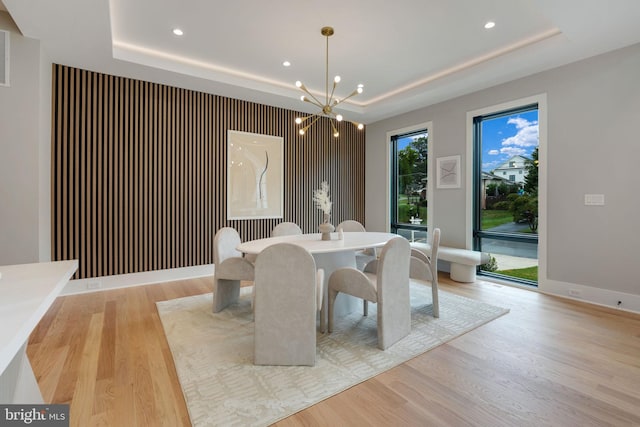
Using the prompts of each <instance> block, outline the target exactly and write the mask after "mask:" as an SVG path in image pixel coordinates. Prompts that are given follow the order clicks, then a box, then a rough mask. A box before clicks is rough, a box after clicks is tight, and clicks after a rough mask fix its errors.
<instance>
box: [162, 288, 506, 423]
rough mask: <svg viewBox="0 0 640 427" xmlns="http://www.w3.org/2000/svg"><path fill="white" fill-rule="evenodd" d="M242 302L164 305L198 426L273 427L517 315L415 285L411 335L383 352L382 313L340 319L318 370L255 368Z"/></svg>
mask: <svg viewBox="0 0 640 427" xmlns="http://www.w3.org/2000/svg"><path fill="white" fill-rule="evenodd" d="M241 291H242V292H241V298H240V302H239V303H238V304H236V305H234V306H232V307H230V308H227V309H225V310H224V311H222V312H221V313H217V314H213V313H212V312H211V306H212V295H211V294H204V295H196V296H191V297H186V298H179V299H174V300H169V301H161V302H158V303H157V307H158V312H159V313H160V318H161V319H162V325H163V327H164V330H165V333H166V336H167V340H168V342H169V346H170V348H171V352H172V354H173V359H174V361H175V365H176V370H177V372H178V377H179V379H180V384H181V385H182V390H183V393H184V397H185V399H186V402H187V406H188V409H189V415H190V417H191V422H192V423H193V425H194V426H266V425H269V424H271V423H274V422H276V421H278V420H280V419H282V418H285V417H288V416H289V415H291V414H294V413H296V412H298V411H300V410H302V409H304V408H307V407H309V406H311V405H313V404H315V403H318V402H319V401H321V400H323V399H326V398H327V397H330V396H332V395H334V394H336V393H339V392H341V391H343V390H345V389H347V388H349V387H352V386H354V385H356V384H358V383H360V382H362V381H365V380H367V379H369V378H371V377H373V376H375V375H378V374H380V373H382V372H384V371H386V370H388V369H390V368H392V367H394V366H397V365H399V364H400V363H402V362H405V361H407V360H409V359H411V358H413V357H415V356H417V355H419V354H421V353H424V352H425V351H427V350H430V349H432V348H434V347H436V346H438V345H440V344H443V343H445V342H447V341H450V340H452V339H453V338H455V337H457V336H460V335H462V334H464V333H465V332H468V331H470V330H472V329H474V328H476V327H478V326H480V325H483V324H484V323H487V322H489V321H491V320H493V319H495V318H497V317H499V316H501V315H503V314H506V313H507V312H508V311H509V310H507V309H504V308H500V307H495V306H492V305H489V304H485V303H482V302H478V301H474V300H471V299H468V298H464V297H460V296H457V295H454V294H451V293H448V292H443V291H440V318H439V319H434V318H433V317H432V316H431V288H429V287H427V286H424V285H420V284H416V283H412V284H411V306H412V315H411V317H412V328H411V334H410V335H409V336H407V337H406V338H404V339H402V340H401V341H399V342H397V343H396V344H394V345H393V346H392V347H390V348H389V349H387V350H386V351H382V350H379V349H378V347H377V335H376V307H375V304H370V306H369V316H368V317H363V316H362V313H361V312H358V313H352V314H350V315H349V316H346V317H343V318H336V319H335V325H334V332H333V333H331V334H324V335H323V334H320V333H318V337H317V349H316V365H315V366H313V367H307V366H290V367H278V366H254V365H253V325H254V324H253V315H252V312H251V305H250V295H251V288H246V287H245V288H242V289H241Z"/></svg>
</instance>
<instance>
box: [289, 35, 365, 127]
mask: <svg viewBox="0 0 640 427" xmlns="http://www.w3.org/2000/svg"><path fill="white" fill-rule="evenodd" d="M333 33H334V31H333V28H332V27H322V29H321V30H320V34H322V35H323V36H324V37H325V38H326V40H327V43H326V55H325V102H324V104H322V102H320V101H319V100H318V98H316V97H315V96H314V95H313V94H312V93H311V92H309V90H308V89H307V87H306V86H305V85H304V84H302V82H300V81H299V80H298V81H297V82H296V86H297V87H298V88H300V89H301V90H302V91H304V92H305V93H306V94H307V95H309V97H307V96H305V95H302V96H301V97H300V99H301V100H302V101H304V102H308V103H310V104H313V105H315V106H316V107H318V108H320V111H319V112H318V113H316V114H313V115H311V116H307V117H305V118H300V117H297V118H296V124H298V125H300V124H302V123H304V122H306V121H307V120H311V119H312V120H311V121H310V122H309V123H308V124H307V125H306V126H304V127H303V128H301V129H300V130H299V131H298V132H299V133H300V135H304V134H305V132H306V131H307V129H309V128H310V127H311V126H312V125H313V124H314V123H315V122H317V121H318V119H320V117H323V116H324V117H327V118H328V119H329V122H330V123H331V128H332V131H333V136H334V137H336V138H337V137H338V136H339V135H340V134H339V133H338V129H337V128H336V125H335V123H334V120H335V121H338V122H340V121H342V115H341V114H336V113H335V112H334V111H333V107H335V106H336V105H338V103H341V102H344V101H345V100H347V99H349V98H351V97H352V96H355V95H358V94H360V93H362V90H363V86H362V84H359V85H358V87H357V88H356V90H354V91H353V92H351V93H350V94H349V96H347V97H346V98H344V99H342V100H339V99H337V98H336V99H334V98H333V95H334V93H335V90H336V87H337V86H338V83H339V82H340V76H336V77H335V78H334V79H333V87H332V88H331V94H329V37H331V36H332V35H333ZM350 122H351V121H350ZM351 123H353V125H354V126H356V127H357V128H358V129H364V125H363V124H362V123H356V122H351Z"/></svg>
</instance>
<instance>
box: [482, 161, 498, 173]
mask: <svg viewBox="0 0 640 427" xmlns="http://www.w3.org/2000/svg"><path fill="white" fill-rule="evenodd" d="M501 164H502V162H501V161H499V160H493V161H491V162H486V163H483V164H482V170H483V171H489V170H494V169H495V168H497V167H498V166H499V165H501Z"/></svg>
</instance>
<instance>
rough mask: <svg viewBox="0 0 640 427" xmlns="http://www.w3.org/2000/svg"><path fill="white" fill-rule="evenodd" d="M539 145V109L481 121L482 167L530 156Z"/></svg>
mask: <svg viewBox="0 0 640 427" xmlns="http://www.w3.org/2000/svg"><path fill="white" fill-rule="evenodd" d="M537 146H538V110H534V111H527V112H525V113H518V114H514V115H511V116H505V117H499V118H496V119H490V120H484V121H483V122H482V170H483V171H486V172H489V171H491V170H493V169H495V168H496V167H498V166H499V165H501V164H502V163H504V162H506V161H507V160H509V159H510V158H511V157H512V156H515V155H521V156H524V157H529V158H531V153H532V152H533V150H534V149H535V148H536V147H537Z"/></svg>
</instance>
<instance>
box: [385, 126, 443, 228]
mask: <svg viewBox="0 0 640 427" xmlns="http://www.w3.org/2000/svg"><path fill="white" fill-rule="evenodd" d="M422 133H426V134H427V144H428V146H427V187H426V188H427V221H426V223H423V224H420V225H410V224H401V227H397V226H398V223H397V221H396V220H397V217H396V216H395V215H397V195H396V189H394V185H396V184H397V181H395V182H394V181H392V180H393V179H394V177H397V161H396V160H397V158H396V156H395V148H394V144H393V140H394V137H402V136H409V135H412V134H416V135H417V134H422ZM432 135H433V125H432V122H425V123H421V124H417V125H414V126H410V127H406V128H401V129H396V130H392V131H388V132H387V156H388V157H387V183H388V186H387V189H386V192H387V210H386V227H387V231H389V232H392V233H397V231H398V229H400V230H407V231H412V230H413V231H421V232H428V230H430V229H431V228H432V222H433V191H434V186H433V183H432V182H431V181H432V180H431V179H430V176H429V174H430V171H432V170H433V168H434V166H433V162H434V158H435V157H434V152H433V147H434V141H433V138H432ZM395 188H397V187H395ZM427 240H429V237H428V236H427Z"/></svg>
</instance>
